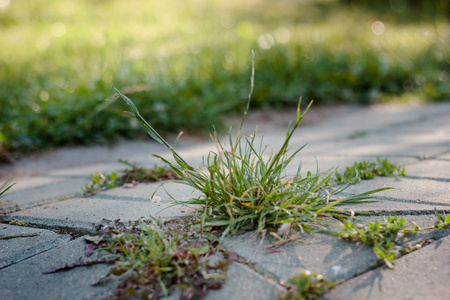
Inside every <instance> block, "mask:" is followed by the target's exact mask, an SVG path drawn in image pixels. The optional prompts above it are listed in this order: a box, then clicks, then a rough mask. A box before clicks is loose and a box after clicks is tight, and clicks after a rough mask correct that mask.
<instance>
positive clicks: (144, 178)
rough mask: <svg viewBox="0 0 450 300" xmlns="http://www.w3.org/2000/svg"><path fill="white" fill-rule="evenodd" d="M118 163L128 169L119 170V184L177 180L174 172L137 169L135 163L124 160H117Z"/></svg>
mask: <svg viewBox="0 0 450 300" xmlns="http://www.w3.org/2000/svg"><path fill="white" fill-rule="evenodd" d="M119 162H121V163H123V164H125V165H127V166H128V168H126V169H123V170H120V174H121V176H120V179H119V182H120V184H126V183H131V184H133V183H143V182H154V181H160V180H174V179H179V177H178V176H177V174H176V173H175V172H173V171H172V170H169V169H167V168H165V167H160V168H156V167H155V168H153V169H147V168H142V167H139V166H137V164H136V163H130V162H129V161H126V160H119Z"/></svg>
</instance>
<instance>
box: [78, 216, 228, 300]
mask: <svg viewBox="0 0 450 300" xmlns="http://www.w3.org/2000/svg"><path fill="white" fill-rule="evenodd" d="M181 227H182V226H178V227H177V226H173V227H169V226H166V225H164V224H163V223H162V222H161V221H158V220H156V219H152V220H150V221H143V220H138V221H136V222H134V223H130V224H125V223H122V222H119V221H116V222H114V223H111V224H103V227H102V230H101V234H100V236H99V237H92V238H91V237H88V238H86V240H87V243H88V245H91V246H92V247H91V246H89V247H88V248H91V249H92V248H94V249H99V250H103V251H106V252H107V255H106V256H104V257H103V259H106V260H109V261H114V262H115V264H114V266H113V267H112V268H111V270H110V272H109V273H108V274H107V275H106V277H108V276H111V275H115V276H121V275H122V276H123V278H122V279H123V280H122V283H121V284H120V285H119V286H118V287H117V289H116V293H115V295H114V298H126V297H131V296H138V295H139V296H141V298H142V299H159V298H161V297H163V296H168V295H169V294H170V293H171V292H172V291H173V290H174V288H175V287H177V288H180V289H182V290H183V291H182V295H181V296H182V298H183V299H199V298H203V296H204V293H205V292H206V291H207V290H208V289H218V288H220V287H221V284H222V282H223V280H225V278H226V276H225V271H226V269H227V266H228V263H227V261H226V260H223V259H222V260H219V261H218V262H217V263H215V264H212V263H210V261H209V258H210V257H211V255H214V254H216V253H218V252H222V250H219V244H218V243H216V242H215V238H214V237H212V236H204V235H203V236H202V237H199V236H198V234H195V232H188V231H186V230H183V229H181ZM88 248H87V249H88ZM89 251H92V250H89ZM225 254H226V253H225ZM106 277H105V278H106ZM100 282H101V280H100Z"/></svg>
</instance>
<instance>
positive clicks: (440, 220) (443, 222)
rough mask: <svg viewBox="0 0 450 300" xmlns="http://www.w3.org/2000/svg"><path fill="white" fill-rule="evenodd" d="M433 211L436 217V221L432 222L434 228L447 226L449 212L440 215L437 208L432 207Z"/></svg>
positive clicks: (449, 216) (449, 224)
mask: <svg viewBox="0 0 450 300" xmlns="http://www.w3.org/2000/svg"><path fill="white" fill-rule="evenodd" d="M434 213H435V214H436V217H437V222H436V224H434V228H437V229H440V228H448V227H449V226H450V214H449V215H447V216H445V215H441V214H440V213H439V212H438V211H437V209H434Z"/></svg>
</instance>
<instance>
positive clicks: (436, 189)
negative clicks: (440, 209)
mask: <svg viewBox="0 0 450 300" xmlns="http://www.w3.org/2000/svg"><path fill="white" fill-rule="evenodd" d="M384 187H392V188H393V189H389V190H385V191H381V192H379V193H376V194H374V195H375V199H378V198H379V199H384V198H388V199H392V200H398V201H399V202H404V203H415V204H421V205H422V204H423V205H427V204H428V205H431V206H433V205H435V206H450V194H449V192H448V191H449V189H450V182H442V181H436V180H428V179H410V178H391V177H377V178H374V179H371V180H363V181H361V182H360V183H358V184H356V185H352V186H350V187H349V188H348V189H347V190H345V192H346V193H353V194H359V193H363V192H366V191H369V190H371V189H377V188H384ZM389 205H391V204H389Z"/></svg>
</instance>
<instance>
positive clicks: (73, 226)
mask: <svg viewBox="0 0 450 300" xmlns="http://www.w3.org/2000/svg"><path fill="white" fill-rule="evenodd" d="M13 220H16V221H23V222H26V223H27V224H28V225H29V226H30V227H33V228H40V229H47V230H51V231H55V230H56V231H58V232H62V233H64V232H72V233H73V234H77V235H85V234H87V235H96V234H97V233H98V230H99V226H98V225H97V224H94V223H88V222H82V221H64V220H51V219H45V218H34V217H20V216H10V215H5V216H1V218H0V221H1V222H5V223H7V222H10V221H13Z"/></svg>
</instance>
